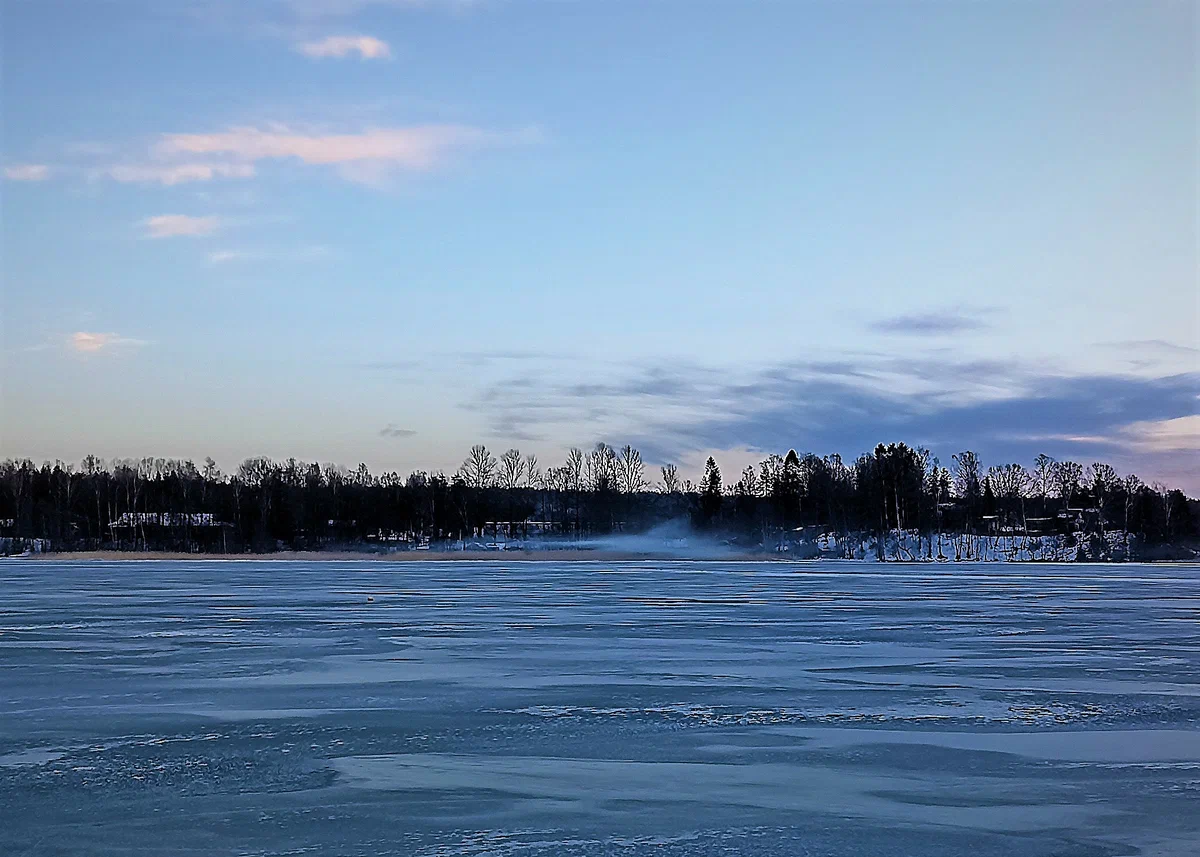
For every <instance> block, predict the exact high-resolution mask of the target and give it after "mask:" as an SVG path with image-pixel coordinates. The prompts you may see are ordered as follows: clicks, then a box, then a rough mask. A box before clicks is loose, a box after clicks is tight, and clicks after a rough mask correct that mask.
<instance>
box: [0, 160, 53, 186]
mask: <svg viewBox="0 0 1200 857" xmlns="http://www.w3.org/2000/svg"><path fill="white" fill-rule="evenodd" d="M4 177H5V178H6V179H8V180H9V181H14V182H41V181H45V180H46V179H48V178H50V168H49V167H48V166H46V165H45V164H14V165H13V166H11V167H5V168H4Z"/></svg>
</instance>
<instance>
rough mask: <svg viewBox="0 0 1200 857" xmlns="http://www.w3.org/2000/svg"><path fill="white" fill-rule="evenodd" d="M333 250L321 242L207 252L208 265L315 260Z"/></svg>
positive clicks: (325, 256)
mask: <svg viewBox="0 0 1200 857" xmlns="http://www.w3.org/2000/svg"><path fill="white" fill-rule="evenodd" d="M332 255H333V251H332V250H331V249H330V248H328V247H325V246H324V245H321V244H313V245H309V246H306V247H290V248H282V249H268V250H228V249H226V250H214V251H213V252H212V253H209V254H208V262H209V264H210V265H226V264H231V263H235V262H315V261H318V260H320V259H328V258H329V257H330V256H332Z"/></svg>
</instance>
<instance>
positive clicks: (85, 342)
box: [67, 330, 146, 354]
mask: <svg viewBox="0 0 1200 857" xmlns="http://www.w3.org/2000/svg"><path fill="white" fill-rule="evenodd" d="M145 344H146V342H145V340H142V339H130V338H129V337H127V336H120V335H119V334H116V333H91V332H88V331H84V330H80V331H76V332H75V333H72V334H71V335H70V336H68V337H67V347H68V348H69V349H70V350H72V351H74V352H76V353H77V354H98V353H100V352H111V351H113V350H115V349H121V348H137V347H140V346H143V345H145Z"/></svg>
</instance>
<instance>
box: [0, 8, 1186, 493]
mask: <svg viewBox="0 0 1200 857" xmlns="http://www.w3.org/2000/svg"><path fill="white" fill-rule="evenodd" d="M0 16H2V17H0V39H2V43H0V74H2V78H0V119H2V128H0V131H2V137H0V253H2V255H0V289H2V291H0V352H2V360H3V367H2V368H3V372H2V380H0V384H2V387H0V457H30V458H32V459H34V460H35V461H42V460H46V459H50V460H53V459H57V458H61V459H64V460H68V461H70V460H78V459H79V458H81V457H82V456H84V455H86V454H89V453H94V454H97V455H100V456H102V457H105V458H112V457H142V456H163V457H190V458H193V459H196V460H201V459H203V458H204V457H205V456H212V457H214V458H215V459H217V461H218V462H219V463H220V464H221V465H222V466H224V467H225V468H226V469H227V470H228V469H233V468H235V467H236V465H237V463H238V462H239V461H240V460H241V459H243V458H245V457H248V456H254V455H268V456H272V457H276V458H284V457H288V456H295V457H296V458H298V459H301V460H309V461H312V460H317V461H322V462H338V463H341V464H345V465H348V466H351V467H353V466H354V465H356V464H357V463H358V462H360V461H361V462H365V463H367V464H368V465H369V466H370V467H371V468H372V469H374V470H395V471H397V472H400V473H401V474H405V473H408V472H409V471H412V470H416V469H424V470H445V471H446V472H452V471H453V470H455V469H456V468H457V466H458V464H459V463H460V462H461V461H462V459H463V457H464V455H465V453H466V450H467V449H468V448H469V446H470V445H471V444H473V443H477V442H483V443H486V444H487V445H488V446H489V447H490V448H491V449H493V450H494V451H495V452H496V453H499V452H501V451H503V450H504V449H506V448H508V447H511V446H516V447H519V448H520V449H521V450H522V451H523V452H536V453H537V454H538V455H539V457H540V459H541V461H542V463H543V465H547V464H555V463H557V462H558V461H559V460H560V459H561V457H562V455H563V454H564V452H565V450H566V449H567V448H568V447H570V446H581V447H585V448H586V447H588V446H591V445H592V444H594V443H595V442H597V441H605V442H608V443H611V444H613V445H622V444H624V443H627V442H629V443H633V444H634V445H635V446H638V447H639V448H640V449H641V450H642V451H643V455H644V457H645V458H646V459H647V460H648V461H649V462H650V463H652V464H662V463H666V462H679V463H680V465H681V470H683V471H684V474H685V475H689V476H691V477H692V478H697V477H698V475H699V471H700V469H701V467H702V462H703V459H704V457H705V456H707V455H708V454H710V453H713V454H716V457H717V458H718V461H719V462H720V463H721V464H722V466H723V468H724V469H725V471H726V476H727V481H733V478H734V477H735V475H736V473H737V471H738V470H740V469H741V467H742V466H743V465H745V464H746V463H748V462H751V461H754V460H756V459H759V458H762V457H763V456H765V455H766V454H767V453H770V452H779V453H782V452H786V451H787V449H789V448H796V449H797V450H799V451H801V452H804V451H812V452H816V453H817V454H827V453H833V452H836V453H840V454H841V455H842V456H843V457H845V458H846V459H847V460H849V459H852V458H853V457H855V456H857V455H858V454H859V453H861V452H864V451H868V450H870V449H872V448H873V447H874V445H875V444H876V443H878V442H891V441H897V440H903V441H906V442H908V443H910V444H919V445H922V446H927V447H929V448H930V449H931V450H932V451H933V452H934V453H935V454H936V455H938V456H939V457H940V458H941V459H942V460H943V462H944V463H949V460H950V456H951V455H952V454H953V453H954V452H957V451H960V450H963V449H973V450H977V451H978V452H979V453H980V454H981V455H982V457H983V459H984V463H985V464H1002V463H1007V462H1009V461H1019V462H1022V463H1025V464H1029V463H1030V462H1031V461H1032V459H1033V457H1034V456H1035V455H1036V454H1038V453H1039V452H1045V453H1047V454H1050V455H1053V456H1055V457H1056V458H1072V459H1075V460H1078V461H1081V462H1083V463H1084V464H1085V465H1086V464H1087V463H1090V462H1091V461H1095V460H1101V461H1108V462H1111V463H1113V464H1114V465H1116V466H1117V467H1118V469H1119V470H1121V471H1122V472H1123V473H1125V472H1130V471H1133V472H1136V473H1138V475H1140V476H1141V477H1142V478H1143V479H1145V480H1146V481H1151V480H1153V479H1159V480H1162V481H1165V482H1167V483H1170V484H1172V485H1178V486H1181V487H1184V488H1185V489H1186V490H1188V491H1189V492H1190V493H1192V494H1193V495H1197V494H1200V455H1197V453H1198V452H1200V398H1198V395H1200V282H1198V272H1200V253H1198V245H1200V229H1198V193H1197V191H1198V188H1197V181H1198V174H1200V160H1198V151H1200V149H1198V146H1197V143H1198V140H1197V135H1198V127H1200V123H1198V113H1197V111H1198V107H1197V105H1198V103H1200V102H1198V94H1200V93H1198V90H1197V44H1198V43H1200V29H1198V20H1197V18H1198V14H1197V6H1196V4H1195V3H1193V2H1187V0H1173V1H1172V2H1155V0H1151V2H1144V3H1125V2H1104V0H1086V2H1078V3H1058V2H1045V3H1036V4H1035V3H1020V2H1013V0H978V2H950V0H923V2H904V0H891V2H884V0H876V2H865V0H848V2H804V0H795V2H783V0H751V2H734V1H733V0H697V2H683V0H647V2H634V0H240V2H232V0H229V2H223V0H212V2H201V0H194V2H189V0H171V2H165V0H36V2H35V0H0ZM692 471H695V473H692Z"/></svg>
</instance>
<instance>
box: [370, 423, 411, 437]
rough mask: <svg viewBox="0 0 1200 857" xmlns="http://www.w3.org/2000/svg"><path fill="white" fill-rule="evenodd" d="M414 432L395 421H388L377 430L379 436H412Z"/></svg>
mask: <svg viewBox="0 0 1200 857" xmlns="http://www.w3.org/2000/svg"><path fill="white" fill-rule="evenodd" d="M415 434H416V432H415V431H413V430H412V429H406V428H400V427H399V426H397V425H396V424H395V423H388V424H387V425H386V426H384V427H383V428H381V429H380V430H379V436H380V437H412V436H413V435H415Z"/></svg>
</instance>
